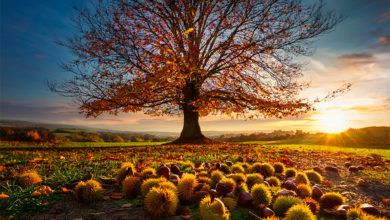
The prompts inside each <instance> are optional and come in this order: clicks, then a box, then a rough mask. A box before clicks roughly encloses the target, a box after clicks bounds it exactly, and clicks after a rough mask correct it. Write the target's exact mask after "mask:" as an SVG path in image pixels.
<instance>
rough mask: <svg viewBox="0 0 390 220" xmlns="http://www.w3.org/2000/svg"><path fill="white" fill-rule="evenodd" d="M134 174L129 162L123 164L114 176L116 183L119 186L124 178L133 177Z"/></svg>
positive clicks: (132, 166)
mask: <svg viewBox="0 0 390 220" xmlns="http://www.w3.org/2000/svg"><path fill="white" fill-rule="evenodd" d="M134 172H135V169H134V165H133V164H132V163H130V162H126V163H123V164H122V165H121V168H119V171H118V173H117V174H116V178H115V179H116V182H117V183H119V184H121V183H122V181H123V180H124V179H125V178H126V176H129V175H133V174H134Z"/></svg>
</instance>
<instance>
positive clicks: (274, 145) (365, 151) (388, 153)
mask: <svg viewBox="0 0 390 220" xmlns="http://www.w3.org/2000/svg"><path fill="white" fill-rule="evenodd" d="M241 143H243V144H260V145H264V146H267V147H269V148H271V149H288V150H298V151H330V152H346V153H351V154H356V155H362V156H372V155H380V156H382V157H383V158H384V159H386V160H390V149H372V148H363V147H340V146H328V145H310V144H284V143H283V142H281V141H249V142H241Z"/></svg>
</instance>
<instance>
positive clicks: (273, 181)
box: [267, 176, 280, 186]
mask: <svg viewBox="0 0 390 220" xmlns="http://www.w3.org/2000/svg"><path fill="white" fill-rule="evenodd" d="M267 182H268V183H269V185H270V186H280V181H279V179H278V178H276V177H274V176H272V177H269V178H267Z"/></svg>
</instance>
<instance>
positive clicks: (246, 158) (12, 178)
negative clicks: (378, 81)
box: [0, 142, 390, 219]
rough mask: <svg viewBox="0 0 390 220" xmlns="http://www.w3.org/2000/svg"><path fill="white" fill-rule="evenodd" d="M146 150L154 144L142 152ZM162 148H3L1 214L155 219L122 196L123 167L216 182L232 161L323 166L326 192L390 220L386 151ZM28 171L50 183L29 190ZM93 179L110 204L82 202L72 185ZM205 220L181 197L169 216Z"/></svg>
mask: <svg viewBox="0 0 390 220" xmlns="http://www.w3.org/2000/svg"><path fill="white" fill-rule="evenodd" d="M145 144H147V145H148V146H136V145H145ZM160 144H162V143H160V142H159V143H136V145H135V144H134V143H120V144H118V143H104V144H100V143H83V144H81V143H73V144H69V145H66V146H60V147H57V148H50V147H48V146H33V147H32V146H30V145H28V144H26V145H22V146H18V145H16V146H15V144H14V145H12V144H8V145H6V144H3V146H2V148H3V149H0V152H1V154H0V181H1V182H0V193H1V195H2V196H1V197H0V199H1V200H0V205H1V207H0V219H1V216H4V217H7V218H17V219H31V218H32V219H51V218H60V219H61V218H65V216H66V217H67V218H70V219H73V218H80V217H82V218H83V219H155V218H154V217H153V216H151V214H150V213H149V212H148V211H146V208H145V205H144V198H143V196H141V195H139V193H138V194H137V195H135V196H133V197H130V198H128V197H127V196H125V195H123V194H122V190H121V187H120V186H119V185H118V183H116V181H115V177H116V176H117V173H118V170H119V168H120V167H121V164H122V163H123V162H131V163H132V164H134V169H135V171H142V170H145V169H146V168H148V167H150V168H153V169H158V167H159V166H160V165H161V164H165V165H167V166H169V165H171V164H176V165H178V166H179V167H180V170H181V171H183V172H185V173H193V174H195V175H197V176H199V175H206V176H209V175H210V173H211V171H213V170H215V169H217V167H218V166H216V163H222V164H224V163H229V161H230V162H232V163H234V164H240V165H242V166H243V167H245V168H246V169H245V171H244V172H245V173H250V172H253V169H252V170H251V165H253V164H254V163H255V162H262V163H263V162H266V163H270V164H275V163H277V162H282V163H283V164H284V165H285V166H286V167H294V168H295V169H297V170H299V171H305V170H311V169H313V168H314V167H317V168H320V169H319V170H320V171H321V172H322V173H323V177H324V181H322V182H321V183H320V184H319V187H320V188H321V190H322V191H323V192H340V193H341V194H342V195H343V197H344V198H345V200H346V201H345V203H346V204H349V205H351V206H355V205H356V206H358V205H360V204H363V203H369V204H371V205H373V206H374V207H375V208H376V209H377V210H379V211H380V212H381V213H382V215H384V216H387V217H389V216H390V212H389V206H388V205H389V203H388V201H389V200H387V199H389V198H390V174H389V172H388V169H389V168H390V161H389V156H390V153H389V150H386V149H376V150H372V149H370V150H367V149H363V148H359V149H354V148H338V147H326V146H315V145H313V146H311V145H277V144H275V143H269V142H268V143H265V142H264V143H262V144H263V145H260V144H258V143H256V144H230V145H228V144H221V145H216V146H193V145H186V146H172V145H162V146H159V145H160ZM241 161H243V162H241ZM347 162H348V163H351V164H352V165H353V166H355V167H358V166H361V169H362V170H360V171H357V172H350V171H349V170H348V168H346V167H345V163H347ZM326 166H331V167H333V168H336V169H337V173H336V172H328V171H326V169H325V167H326ZM227 167H228V168H227V169H228V170H227V171H226V170H225V171H224V172H225V174H227V173H229V172H231V170H230V169H231V168H229V166H227ZM225 168H226V166H225ZM27 171H36V172H37V173H38V174H39V175H40V176H41V178H42V182H41V183H39V184H36V185H30V186H25V187H22V186H21V183H20V175H21V174H23V173H25V172H27ZM202 171H203V173H202ZM134 175H135V174H134ZM275 175H276V174H275ZM276 176H278V177H279V178H280V179H281V181H282V182H283V181H284V180H285V176H284V175H282V174H280V175H276ZM87 179H94V180H97V181H99V182H100V183H101V184H102V186H103V188H104V191H103V198H102V199H101V200H98V201H96V202H93V203H91V204H85V203H81V202H79V201H77V199H76V198H75V196H74V193H73V190H74V185H72V183H75V182H77V180H83V181H86V180H87ZM267 180H268V179H267ZM311 185H312V186H313V183H312V184H311ZM42 186H48V187H50V189H51V190H47V191H45V192H40V193H36V191H37V190H38V189H39V187H42ZM280 189H281V186H280V185H276V186H272V187H269V190H270V191H271V192H272V195H273V199H272V200H274V199H275V198H276V196H275V194H276V193H277V192H278V191H279V190H280ZM38 191H39V190H38ZM236 196H237V195H236ZM317 201H318V200H317ZM271 204H272V203H271ZM270 207H272V205H270ZM260 214H261V213H260V212H259V208H258V207H253V206H252V207H249V208H244V207H241V206H240V207H239V208H236V209H234V210H232V211H231V212H230V217H231V219H257V217H255V216H256V215H260ZM316 215H317V216H322V217H325V219H327V218H329V219H335V216H336V217H340V216H337V215H334V213H332V211H329V210H326V209H322V208H321V210H320V211H319V212H318V213H316ZM199 218H200V213H199V210H198V202H194V200H193V199H191V200H190V202H189V201H185V200H183V199H181V197H180V206H179V208H178V210H177V212H176V213H174V214H172V215H171V216H170V217H169V219H199Z"/></svg>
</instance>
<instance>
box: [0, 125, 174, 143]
mask: <svg viewBox="0 0 390 220" xmlns="http://www.w3.org/2000/svg"><path fill="white" fill-rule="evenodd" d="M172 139H173V138H170V137H157V136H155V135H150V134H134V133H130V132H115V133H114V132H97V131H87V130H72V129H54V130H52V129H48V128H44V127H0V140H2V141H24V142H54V143H60V142H144V141H146V142H160V141H169V140H172Z"/></svg>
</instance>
